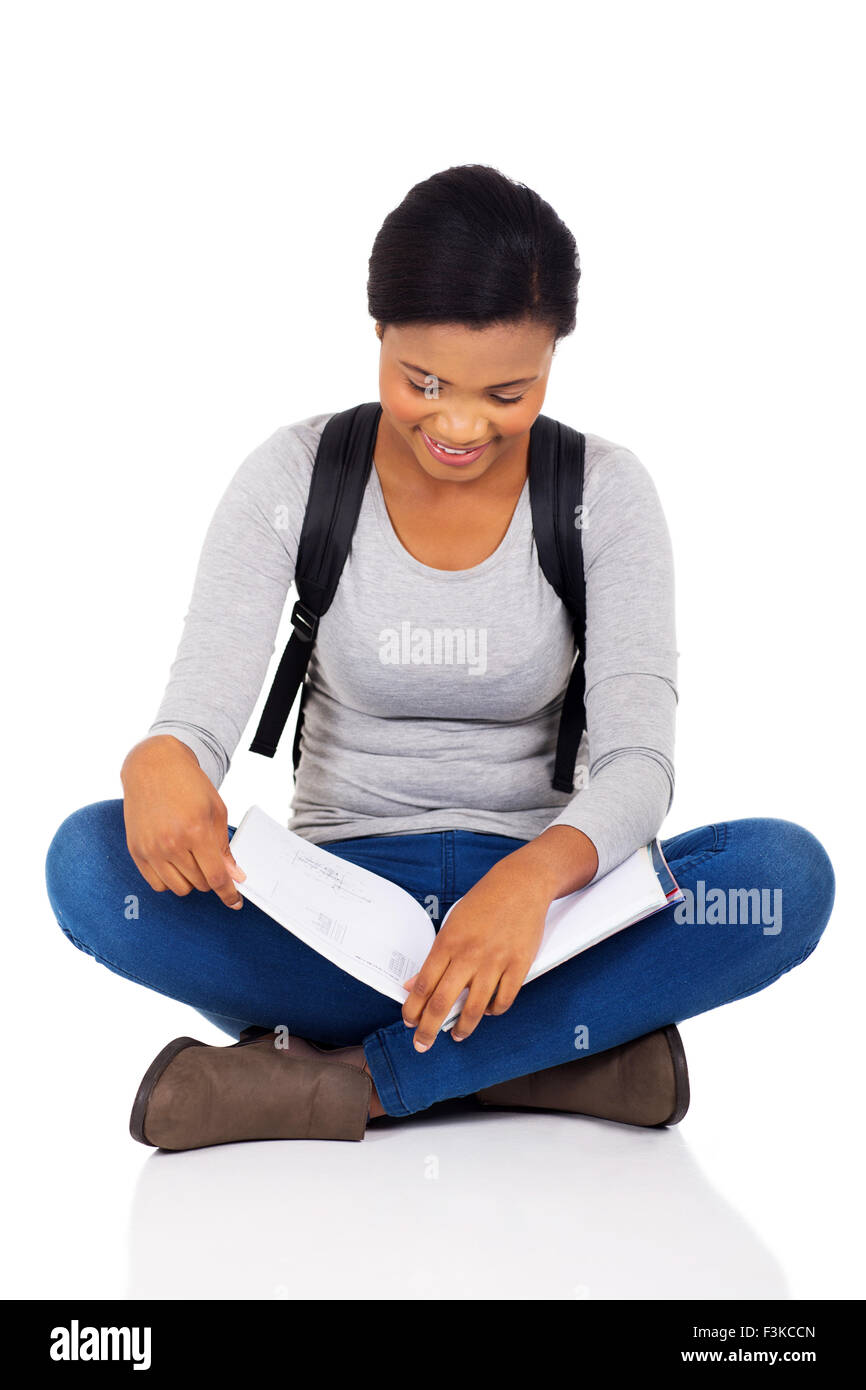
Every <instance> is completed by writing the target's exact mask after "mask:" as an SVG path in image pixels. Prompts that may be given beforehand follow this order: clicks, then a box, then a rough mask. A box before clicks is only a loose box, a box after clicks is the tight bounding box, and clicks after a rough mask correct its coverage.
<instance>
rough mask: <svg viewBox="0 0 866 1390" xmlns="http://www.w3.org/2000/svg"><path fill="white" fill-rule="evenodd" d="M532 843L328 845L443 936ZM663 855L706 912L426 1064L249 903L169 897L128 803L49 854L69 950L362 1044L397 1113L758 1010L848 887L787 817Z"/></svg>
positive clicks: (377, 999)
mask: <svg viewBox="0 0 866 1390" xmlns="http://www.w3.org/2000/svg"><path fill="white" fill-rule="evenodd" d="M230 833H231V834H234V827H233V826H232V827H230ZM525 843H526V842H525V841H524V840H518V839H512V838H509V837H508V836H504V835H490V834H485V833H482V832H475V831H467V830H437V831H433V832H429V833H422V834H415V835H366V836H361V837H359V838H355V839H348V840H336V841H334V840H332V841H329V842H328V843H327V844H326V845H325V848H326V849H328V850H329V851H330V852H331V853H332V854H337V855H339V856H340V857H341V858H343V859H347V860H349V861H351V862H352V863H353V864H360V865H363V867H364V868H366V869H372V870H373V871H374V872H375V873H378V874H381V875H382V877H383V878H388V879H391V880H392V881H393V882H395V883H398V884H400V886H401V887H403V888H404V889H406V891H407V892H409V893H411V894H412V896H413V897H415V898H416V899H417V900H418V901H419V902H420V903H421V905H422V906H423V907H425V909H427V910H428V911H430V912H431V918H432V921H433V925H434V927H435V928H436V929H438V927H439V924H440V923H441V920H442V918H443V916H444V915H445V913H446V911H447V910H448V908H449V907H450V906H451V904H452V903H453V902H454V901H455V900H456V899H457V898H460V897H462V896H463V894H465V893H467V892H468V891H469V889H470V888H471V887H472V885H473V884H474V883H476V882H477V881H478V879H479V878H481V877H482V876H483V875H484V874H485V873H486V872H487V870H488V869H490V868H491V867H492V866H493V865H494V864H495V863H496V862H497V860H499V859H501V858H503V857H504V856H505V855H507V854H510V853H511V852H512V851H513V850H515V849H517V848H518V846H520V845H522V844H525ZM662 847H663V849H664V852H665V856H666V858H667V860H668V863H669V864H670V867H671V871H672V873H673V874H674V877H675V878H676V880H677V882H678V883H679V885H680V887H681V888H682V889H683V890H689V893H690V894H692V895H693V898H692V909H693V910H692V911H691V912H690V913H686V912H685V911H684V909H683V908H677V907H676V906H671V907H668V908H665V909H664V910H663V911H662V912H659V913H657V914H656V915H655V916H653V917H649V918H647V919H645V920H644V921H643V922H638V923H636V924H635V925H634V926H632V927H629V928H627V929H626V930H625V931H622V932H619V933H618V934H616V935H614V936H612V937H608V939H607V940H606V941H602V942H600V943H599V944H598V945H596V946H593V947H592V948H591V949H590V950H588V951H585V952H583V953H582V954H581V955H579V956H575V957H574V958H573V959H572V960H570V961H566V962H565V963H564V964H563V965H560V966H557V968H556V969H555V970H551V971H549V972H548V973H547V974H546V975H542V976H540V977H539V978H538V979H537V980H533V981H532V982H531V983H530V984H528V985H524V987H523V988H522V989H521V990H520V992H519V993H518V995H517V998H516V1000H515V1001H514V1003H513V1004H512V1006H511V1008H510V1009H509V1010H508V1011H507V1012H506V1013H504V1014H501V1015H492V1016H489V1017H484V1018H482V1020H481V1022H480V1023H479V1024H478V1026H477V1027H476V1029H475V1031H474V1032H473V1033H471V1034H470V1035H469V1037H467V1038H465V1039H464V1041H463V1042H455V1041H454V1040H453V1038H452V1037H451V1035H450V1034H446V1033H442V1034H440V1035H439V1037H438V1038H437V1040H436V1042H435V1043H434V1045H433V1046H432V1047H431V1048H430V1050H429V1051H428V1052H425V1053H419V1052H416V1051H415V1049H414V1047H413V1045H412V1039H413V1037H414V1030H412V1029H409V1028H407V1027H406V1026H405V1024H404V1023H403V1021H402V1015H401V1007H400V1005H399V1004H397V1003H395V1002H394V1001H393V1000H391V999H388V998H386V997H385V995H383V994H379V993H378V992H377V991H376V990H374V989H372V988H370V986H368V985H365V984H361V983H360V982H359V981H358V980H355V979H354V978H353V977H352V976H351V975H348V974H346V973H345V972H344V971H342V970H340V969H339V968H338V967H337V966H335V965H332V964H331V962H330V961H328V960H326V959H325V958H324V957H323V956H320V955H319V954H318V953H317V952H316V951H314V950H312V949H311V948H310V947H309V946H306V945H304V943H303V942H301V941H299V940H298V939H297V938H296V937H295V936H293V935H292V934H291V932H288V931H286V930H285V929H284V928H283V927H280V926H279V925H278V924H277V923H276V922H274V921H273V920H272V919H271V918H270V917H268V916H267V914H266V913H264V912H262V911H260V909H259V908H257V907H255V906H254V905H253V904H252V903H251V902H248V901H247V902H245V903H244V906H243V908H242V909H241V910H240V911H239V912H238V911H232V910H231V909H230V908H227V907H226V906H225V904H224V903H223V902H222V901H221V900H220V899H219V898H218V897H217V896H216V894H215V893H213V892H207V893H202V892H198V891H193V892H191V893H189V894H188V895H187V896H186V897H178V896H176V895H175V894H174V893H172V892H169V891H166V892H163V893H156V892H154V891H153V889H152V888H151V887H150V886H149V885H148V883H147V882H146V881H145V879H144V878H143V877H142V876H141V874H140V873H139V871H138V869H137V868H136V866H135V864H134V862H133V860H132V858H131V856H130V854H129V851H128V849H127V845H126V832H125V828H124V820H123V802H122V801H121V800H111V801H97V802H94V803H92V804H91V805H88V806H83V807H81V808H80V809H79V810H76V811H73V812H72V813H71V814H70V815H69V816H67V817H66V819H65V820H64V821H63V822H62V824H61V825H60V826H59V828H58V829H57V831H56V833H55V835H54V837H53V839H52V841H51V845H50V847H49V849H48V855H47V860H46V885H47V889H48V896H49V899H50V902H51V906H52V909H53V911H54V915H55V917H56V918H57V921H58V923H59V925H60V927H61V928H62V930H63V931H64V933H65V934H66V936H67V937H68V939H69V940H70V941H71V942H72V943H73V945H75V946H77V947H78V948H79V949H80V950H82V951H85V952H87V953H88V954H89V955H91V956H93V957H94V958H95V959H96V960H98V961H100V962H101V963H102V964H103V965H106V966H107V967H108V969H109V970H113V971H114V972H115V973H116V974H118V975H124V976H125V977H126V978H127V979H129V980H134V981H136V982H137V983H138V984H142V985H145V986H146V987H147V988H149V989H153V990H157V991H158V992H159V993H160V994H165V995H168V996H169V997H170V998H172V999H178V1000H180V1001H181V1002H182V1003H185V1004H189V1005H191V1006H192V1007H193V1008H194V1009H197V1010H198V1011H199V1013H201V1014H203V1015H204V1017H205V1018H207V1019H208V1020H209V1021H210V1022H212V1023H215V1024H216V1025H217V1026H218V1027H219V1028H221V1029H223V1030H224V1031H225V1032H226V1033H228V1034H230V1035H231V1036H232V1037H234V1038H237V1037H238V1036H239V1034H240V1031H241V1029H243V1028H245V1027H247V1026H249V1025H250V1024H259V1025H262V1026H263V1027H268V1028H271V1027H276V1026H277V1025H279V1024H283V1025H285V1026H286V1027H287V1028H288V1030H289V1032H290V1033H294V1034H295V1035H296V1036H299V1037H304V1038H309V1039H311V1040H313V1041H315V1042H319V1043H324V1044H326V1045H333V1046H341V1045H345V1044H350V1043H359V1042H363V1045H364V1052H365V1054H366V1057H367V1060H368V1063H369V1068H370V1072H371V1074H372V1077H373V1081H374V1083H375V1086H376V1090H377V1091H378V1093H379V1097H380V1099H381V1102H382V1105H383V1106H384V1108H385V1111H386V1112H387V1113H388V1114H389V1115H409V1114H412V1113H413V1112H415V1111H418V1110H425V1109H427V1108H428V1107H429V1106H431V1105H433V1104H435V1103H436V1102H438V1101H442V1100H447V1099H449V1098H451V1097H456V1096H464V1095H469V1094H471V1093H472V1092H474V1091H477V1090H480V1089H482V1088H483V1087H486V1086H492V1085H495V1084H496V1083H497V1082H499V1081H506V1080H510V1079H511V1078H513V1077H516V1076H525V1075H528V1074H529V1073H530V1072H534V1071H540V1070H541V1069H543V1068H545V1067H552V1066H558V1065H560V1064H562V1063H565V1062H569V1061H573V1060H574V1059H575V1058H578V1057H583V1056H587V1055H589V1054H591V1053H594V1052H602V1051H604V1050H605V1049H607V1048H610V1047H614V1046H616V1045H617V1044H618V1043H623V1042H626V1041H627V1040H628V1039H630V1038H636V1037H640V1036H642V1035H643V1034H644V1033H649V1032H651V1031H653V1030H654V1029H656V1028H660V1027H662V1026H664V1025H665V1024H669V1023H679V1022H680V1021H681V1020H683V1019H686V1018H691V1017H693V1016H694V1015H695V1014H700V1013H705V1012H706V1011H707V1010H708V1009H713V1008H717V1007H718V1006H719V1005H720V1004H725V1003H728V1002H730V1001H731V1000H733V999H742V998H743V997H744V996H745V995H748V994H754V993H756V991H758V990H760V989H763V988H764V987H765V986H766V985H769V984H772V982H773V981H774V980H777V979H778V978H779V976H780V975H783V974H784V973H785V972H786V971H788V970H790V969H792V967H793V966H795V965H799V964H800V962H801V961H804V960H805V959H806V957H807V956H808V955H810V954H811V952H812V951H813V950H814V949H815V946H816V945H817V944H818V939H819V937H820V936H821V933H822V932H823V930H824V927H825V926H826V924H827V921H828V919H829V917H830V912H831V909H832V906H833V899H834V896H835V878H834V873H833V868H832V865H831V863H830V860H829V858H828V856H827V853H826V851H825V850H824V848H823V846H822V845H821V844H820V842H819V841H818V840H817V839H816V838H815V836H814V835H812V834H811V832H810V831H808V830H805V829H804V828H803V827H802V826H800V825H796V824H794V823H793V822H791V821H786V820H776V819H768V818H753V819H749V820H734V821H724V822H720V823H718V824H715V825H702V826H700V827H699V828H698V829H696V830H688V831H685V832H684V833H683V834H681V835H675V836H674V837H673V838H672V839H669V840H664V841H662ZM713 890H716V891H715V892H714V891H713ZM718 890H721V891H720V892H719V891H718ZM738 890H740V892H739V893H738ZM742 890H746V893H747V892H748V890H764V894H763V898H761V893H760V892H757V893H755V892H753V893H752V894H751V897H750V898H748V899H747V898H746V896H745V894H744V892H743V891H742ZM759 900H760V901H759ZM711 904H714V906H712V905H711ZM719 904H721V907H720V906H719ZM738 904H739V906H738ZM432 908H435V909H436V910H435V913H434V912H433V911H432V910H431V909H432ZM678 918H679V920H678ZM690 919H691V920H690ZM584 1030H585V1031H584ZM578 1049H579V1050H578Z"/></svg>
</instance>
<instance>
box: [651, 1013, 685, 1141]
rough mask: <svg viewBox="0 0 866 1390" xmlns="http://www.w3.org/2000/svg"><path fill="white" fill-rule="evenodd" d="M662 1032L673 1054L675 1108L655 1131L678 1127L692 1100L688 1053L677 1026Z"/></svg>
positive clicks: (656, 1126)
mask: <svg viewBox="0 0 866 1390" xmlns="http://www.w3.org/2000/svg"><path fill="white" fill-rule="evenodd" d="M662 1032H663V1033H664V1035H665V1038H666V1039H667V1044H668V1047H669V1048H670V1052H671V1061H672V1063H673V1068H674V1087H675V1096H676V1099H675V1101H674V1108H673V1111H672V1112H671V1114H670V1116H669V1117H668V1119H666V1120H662V1122H661V1124H659V1125H655V1126H653V1128H655V1129H667V1128H668V1127H669V1126H671V1125H678V1124H679V1122H680V1120H681V1119H682V1118H683V1116H684V1115H685V1113H686V1111H687V1110H688V1108H689V1102H690V1100H691V1088H690V1086H689V1068H688V1064H687V1062H686V1051H685V1048H684V1047H683V1040H682V1038H681V1037H680V1032H679V1029H678V1028H677V1026H676V1024H674V1023H669V1024H668V1026H667V1027H666V1028H663V1029H662Z"/></svg>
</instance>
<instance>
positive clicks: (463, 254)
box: [367, 164, 580, 343]
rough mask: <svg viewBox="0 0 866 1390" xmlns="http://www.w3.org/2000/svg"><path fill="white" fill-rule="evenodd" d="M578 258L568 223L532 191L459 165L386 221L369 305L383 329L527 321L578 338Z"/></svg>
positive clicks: (412, 194)
mask: <svg viewBox="0 0 866 1390" xmlns="http://www.w3.org/2000/svg"><path fill="white" fill-rule="evenodd" d="M579 280H580V257H579V255H578V251H577V245H576V243H575V240H574V237H573V236H572V234H571V232H570V231H569V230H568V228H567V227H566V225H565V223H564V222H563V221H562V220H561V218H560V217H558V216H557V214H556V213H555V212H554V210H553V208H552V207H551V206H550V204H549V203H546V202H545V201H544V199H543V198H540V197H539V196H538V194H537V193H534V192H533V191H532V189H531V188H527V187H526V185H525V184H523V183H518V182H516V181H515V180H514V179H510V178H507V177H506V175H505V174H502V173H500V172H499V170H498V169H493V168H490V167H489V166H488V165H486V164H459V165H454V166H453V167H452V168H450V169H444V170H443V171H442V172H441V173H439V174H433V175H432V177H431V178H429V179H425V180H424V181H423V182H422V183H416V184H415V186H414V188H410V190H409V192H408V193H407V194H406V197H405V198H404V199H403V201H402V203H401V204H400V205H399V207H396V208H395V209H394V210H393V212H390V213H389V214H388V216H387V217H386V218H385V221H384V222H383V223H382V226H381V228H380V230H379V233H378V235H377V237H376V240H375V241H374V243H373V251H372V254H371V256H370V262H369V275H368V278H367V307H368V309H369V311H370V313H371V314H372V316H373V318H374V319H376V320H378V322H380V323H381V324H382V325H383V327H384V326H385V325H386V324H389V323H391V324H396V323H419V322H426V323H460V324H467V325H474V326H476V327H478V328H482V327H486V326H488V325H492V324H502V323H514V322H518V321H523V320H527V319H528V320H530V321H532V322H535V323H541V324H547V325H549V326H550V329H551V331H552V333H553V334H554V343H557V342H559V340H560V338H565V337H567V336H568V334H569V333H571V332H573V330H574V326H575V322H576V317H577V313H576V311H577V286H578V281H579Z"/></svg>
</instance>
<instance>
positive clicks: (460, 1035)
mask: <svg viewBox="0 0 866 1390" xmlns="http://www.w3.org/2000/svg"><path fill="white" fill-rule="evenodd" d="M451 1036H452V1038H453V1039H454V1041H455V1042H462V1041H463V1039H464V1038H465V1037H466V1034H465V1033H452V1034H451Z"/></svg>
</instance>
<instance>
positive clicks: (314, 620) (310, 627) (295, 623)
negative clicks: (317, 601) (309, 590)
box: [292, 599, 319, 642]
mask: <svg viewBox="0 0 866 1390" xmlns="http://www.w3.org/2000/svg"><path fill="white" fill-rule="evenodd" d="M292 627H293V628H294V629H295V632H296V633H297V635H298V636H299V637H300V639H301V641H302V642H312V641H313V639H314V638H315V636H316V632H317V630H318V627H319V618H318V615H317V614H316V613H314V612H313V611H312V609H311V608H308V607H307V605H306V604H305V603H301V600H300V599H298V601H297V603H296V604H295V606H294V608H293V609H292Z"/></svg>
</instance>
